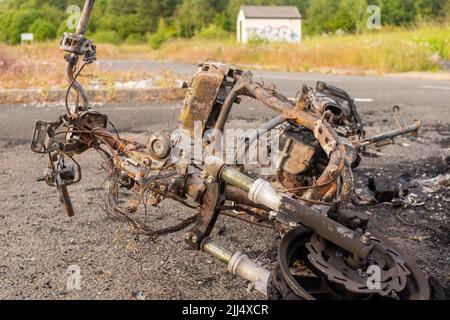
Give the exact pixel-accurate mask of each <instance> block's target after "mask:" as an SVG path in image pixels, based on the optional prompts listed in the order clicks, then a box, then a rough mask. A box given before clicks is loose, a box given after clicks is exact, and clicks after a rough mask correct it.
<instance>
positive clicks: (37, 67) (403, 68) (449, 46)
mask: <svg viewBox="0 0 450 320" xmlns="http://www.w3.org/2000/svg"><path fill="white" fill-rule="evenodd" d="M94 40H95V39H94ZM57 48H58V43H57V42H56V41H53V42H47V43H38V44H34V45H25V46H6V45H1V44H0V88H30V87H37V88H48V89H50V88H52V87H60V86H63V85H65V83H66V82H65V81H66V80H65V78H64V64H65V62H64V59H63V54H62V53H61V52H60V51H59V50H58V49H57ZM98 57H99V58H100V59H156V60H162V61H172V62H180V63H197V62H199V61H204V60H208V59H212V60H218V61H223V62H228V63H231V64H234V65H237V66H240V67H243V68H255V69H267V70H280V71H299V72H324V73H328V72H335V71H336V70H343V71H344V72H348V73H367V72H375V73H379V74H383V73H392V72H394V73H395V72H407V71H436V70H438V69H439V60H442V59H443V60H450V23H447V24H440V25H433V24H424V25H421V26H418V27H415V28H410V29H403V28H389V27H385V28H383V29H382V30H381V31H374V32H367V33H365V34H362V35H333V36H317V37H312V38H306V39H305V40H304V42H303V43H302V44H301V45H297V44H285V43H272V44H264V43H263V44H249V45H240V44H236V43H235V41H234V40H233V39H231V38H230V39H228V40H226V39H225V40H212V39H211V40H208V39H198V38H197V39H190V40H171V41H168V42H167V43H165V44H164V45H163V46H162V47H161V48H160V49H158V50H152V49H151V48H150V47H149V45H147V44H140V45H128V44H124V45H118V46H116V45H111V44H99V45H98ZM84 73H85V74H87V75H89V74H95V78H96V79H98V80H100V81H101V82H103V83H111V82H112V81H115V80H119V81H132V80H139V79H148V78H152V77H154V76H155V75H152V74H149V73H147V72H145V71H140V72H107V71H101V70H98V69H97V68H96V67H95V66H89V68H88V69H86V71H85V72H84ZM169 78H170V77H169ZM82 81H89V78H87V79H86V78H85V79H83V80H82ZM162 82H164V83H165V82H166V81H162ZM169 82H170V80H169ZM165 86H167V84H165Z"/></svg>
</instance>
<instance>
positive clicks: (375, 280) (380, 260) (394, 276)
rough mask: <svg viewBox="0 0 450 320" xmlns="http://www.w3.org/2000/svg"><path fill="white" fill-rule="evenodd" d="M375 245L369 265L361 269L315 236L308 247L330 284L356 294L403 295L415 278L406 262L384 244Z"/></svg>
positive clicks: (310, 255) (366, 264)
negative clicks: (350, 264) (356, 267)
mask: <svg viewBox="0 0 450 320" xmlns="http://www.w3.org/2000/svg"><path fill="white" fill-rule="evenodd" d="M372 241H373V242H374V244H375V246H374V250H373V252H372V253H371V255H370V257H369V258H368V261H367V263H365V265H364V266H361V267H360V268H358V269H354V268H352V267H351V266H349V263H348V261H347V258H346V255H345V254H344V253H343V252H342V250H340V249H339V248H337V247H336V246H334V245H331V244H330V243H329V242H328V241H327V240H325V239H323V238H321V237H320V236H318V235H313V236H312V237H311V240H310V242H309V243H307V244H306V248H307V250H308V252H309V254H308V259H309V261H310V262H311V264H312V265H313V266H314V267H315V268H317V269H318V270H319V271H320V272H321V273H323V274H324V275H325V276H326V277H327V279H328V281H330V282H332V283H334V284H337V285H341V286H344V287H345V289H346V290H347V291H350V292H352V293H356V294H362V295H364V294H379V295H381V296H388V295H390V294H391V293H392V292H401V291H402V290H403V289H405V287H406V282H407V277H408V276H409V275H410V274H411V272H410V271H409V270H408V268H407V267H406V265H405V261H403V260H402V258H401V257H400V255H399V254H398V253H397V252H396V251H395V250H394V249H392V248H390V247H389V246H387V245H386V244H385V243H383V242H382V241H380V240H377V239H372Z"/></svg>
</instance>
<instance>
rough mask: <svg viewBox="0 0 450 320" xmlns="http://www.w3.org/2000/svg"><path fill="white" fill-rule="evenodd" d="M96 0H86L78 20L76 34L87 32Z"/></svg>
mask: <svg viewBox="0 0 450 320" xmlns="http://www.w3.org/2000/svg"><path fill="white" fill-rule="evenodd" d="M94 3H95V0H86V2H85V3H84V7H83V11H82V12H81V17H80V21H79V22H78V26H77V29H76V31H75V34H77V35H84V34H85V33H86V29H87V26H88V24H89V19H90V18H91V13H92V9H93V8H94Z"/></svg>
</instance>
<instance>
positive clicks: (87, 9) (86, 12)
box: [66, 0, 95, 111]
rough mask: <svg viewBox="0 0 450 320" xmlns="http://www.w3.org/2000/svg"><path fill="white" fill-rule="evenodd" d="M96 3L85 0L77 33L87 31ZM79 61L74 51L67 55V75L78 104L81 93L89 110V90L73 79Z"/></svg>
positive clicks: (84, 104)
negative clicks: (75, 93)
mask: <svg viewBox="0 0 450 320" xmlns="http://www.w3.org/2000/svg"><path fill="white" fill-rule="evenodd" d="M94 4H95V0H86V1H85V3H84V7H83V11H82V12H81V17H80V21H79V22H78V25H77V29H76V31H75V34H76V35H84V34H85V33H86V30H87V26H88V23H89V20H90V17H91V14H92V9H93V8H94ZM78 61H79V57H78V56H77V55H76V54H74V53H72V54H70V55H69V56H68V57H67V67H66V76H67V80H68V82H69V83H72V82H73V84H72V87H73V88H74V90H75V91H76V92H77V105H78V97H79V96H80V95H81V98H82V99H83V107H84V108H85V109H86V110H87V109H88V108H89V98H88V95H87V92H86V90H85V89H84V88H83V86H82V85H81V84H80V83H79V82H78V81H73V78H74V72H75V67H76V65H77V64H78ZM76 111H78V110H76Z"/></svg>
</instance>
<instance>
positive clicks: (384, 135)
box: [365, 120, 422, 145]
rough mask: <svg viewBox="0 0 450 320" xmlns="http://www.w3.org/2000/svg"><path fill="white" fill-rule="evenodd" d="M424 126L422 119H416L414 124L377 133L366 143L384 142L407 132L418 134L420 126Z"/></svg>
mask: <svg viewBox="0 0 450 320" xmlns="http://www.w3.org/2000/svg"><path fill="white" fill-rule="evenodd" d="M421 127H422V121H418V120H417V121H415V123H414V124H412V125H410V126H407V127H402V128H399V129H396V130H392V131H389V132H385V133H382V134H379V135H376V136H374V137H371V138H370V139H368V140H367V141H366V143H365V145H370V144H375V143H378V142H382V141H384V140H389V139H394V138H395V137H398V136H401V135H406V134H412V135H417V132H418V131H419V130H420V128H421Z"/></svg>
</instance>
